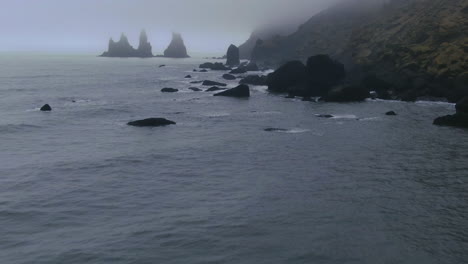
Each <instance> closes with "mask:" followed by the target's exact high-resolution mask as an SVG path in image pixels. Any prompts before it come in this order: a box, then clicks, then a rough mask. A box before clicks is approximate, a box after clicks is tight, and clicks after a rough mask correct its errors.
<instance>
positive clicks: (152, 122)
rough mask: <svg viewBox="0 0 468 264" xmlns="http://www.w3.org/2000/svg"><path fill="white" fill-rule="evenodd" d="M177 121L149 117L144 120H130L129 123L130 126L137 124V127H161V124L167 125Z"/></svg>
mask: <svg viewBox="0 0 468 264" xmlns="http://www.w3.org/2000/svg"><path fill="white" fill-rule="evenodd" d="M175 124H176V122H174V121H171V120H167V119H165V118H148V119H143V120H137V121H132V122H128V123H127V125H129V126H137V127H159V126H167V125H175Z"/></svg>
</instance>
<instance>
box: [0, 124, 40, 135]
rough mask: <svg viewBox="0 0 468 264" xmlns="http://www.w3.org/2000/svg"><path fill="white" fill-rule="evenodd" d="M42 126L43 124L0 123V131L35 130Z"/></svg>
mask: <svg viewBox="0 0 468 264" xmlns="http://www.w3.org/2000/svg"><path fill="white" fill-rule="evenodd" d="M39 128H41V126H37V125H30V124H5V125H0V133H17V132H24V131H33V130H36V129H39Z"/></svg>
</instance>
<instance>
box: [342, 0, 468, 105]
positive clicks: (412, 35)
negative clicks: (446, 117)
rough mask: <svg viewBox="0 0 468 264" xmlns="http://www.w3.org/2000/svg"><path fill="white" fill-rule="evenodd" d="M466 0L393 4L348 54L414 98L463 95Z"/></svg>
mask: <svg viewBox="0 0 468 264" xmlns="http://www.w3.org/2000/svg"><path fill="white" fill-rule="evenodd" d="M467 32H468V0H413V1H401V0H400V1H396V0H395V1H392V2H390V3H389V4H388V5H387V6H386V7H385V9H384V10H382V11H380V12H379V14H378V15H377V16H376V18H375V19H374V20H373V21H371V23H367V24H365V25H363V26H362V27H360V28H358V29H357V30H356V31H355V32H354V34H353V36H352V39H351V42H350V45H349V47H348V50H349V51H350V52H352V57H353V60H354V61H355V62H356V63H357V64H359V65H362V66H363V67H364V69H366V70H369V71H371V72H374V73H376V74H377V75H378V76H380V77H381V78H384V79H385V80H387V81H389V82H392V83H394V84H396V86H397V87H398V88H399V89H400V90H410V91H411V92H412V93H413V94H414V95H415V96H418V95H432V96H441V97H447V98H449V99H450V100H451V101H456V100H458V99H460V98H461V97H462V96H463V95H468V33H467Z"/></svg>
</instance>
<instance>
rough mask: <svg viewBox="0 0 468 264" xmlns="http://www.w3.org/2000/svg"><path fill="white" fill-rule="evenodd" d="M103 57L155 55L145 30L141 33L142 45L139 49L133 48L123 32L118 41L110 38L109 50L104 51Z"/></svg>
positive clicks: (144, 56) (143, 56) (148, 56)
mask: <svg viewBox="0 0 468 264" xmlns="http://www.w3.org/2000/svg"><path fill="white" fill-rule="evenodd" d="M101 57H122V58H129V57H139V58H151V57H153V53H152V47H151V44H150V43H149V42H148V37H147V35H146V32H145V31H144V30H143V31H142V32H141V34H140V45H139V46H138V49H135V48H133V47H132V45H130V43H129V42H128V38H127V36H125V34H122V35H121V36H120V40H119V41H118V42H115V41H114V40H113V39H112V38H111V39H110V40H109V48H108V51H106V52H104V53H103V54H102V55H101Z"/></svg>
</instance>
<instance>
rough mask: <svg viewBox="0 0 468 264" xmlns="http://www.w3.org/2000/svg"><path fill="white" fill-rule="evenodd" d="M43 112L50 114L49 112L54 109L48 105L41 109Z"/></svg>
mask: <svg viewBox="0 0 468 264" xmlns="http://www.w3.org/2000/svg"><path fill="white" fill-rule="evenodd" d="M40 110H41V111H44V112H49V111H52V107H50V105H48V104H45V105H43V106H42V107H41V109H40Z"/></svg>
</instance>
